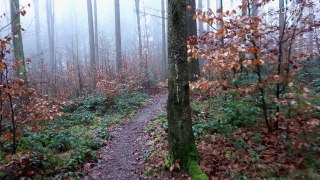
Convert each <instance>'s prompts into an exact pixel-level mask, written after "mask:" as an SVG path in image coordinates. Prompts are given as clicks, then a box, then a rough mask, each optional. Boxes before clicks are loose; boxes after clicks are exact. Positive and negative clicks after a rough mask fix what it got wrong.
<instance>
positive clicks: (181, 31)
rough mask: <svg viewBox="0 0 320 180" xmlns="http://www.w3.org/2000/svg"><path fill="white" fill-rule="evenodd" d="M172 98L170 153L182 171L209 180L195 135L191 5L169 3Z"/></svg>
mask: <svg viewBox="0 0 320 180" xmlns="http://www.w3.org/2000/svg"><path fill="white" fill-rule="evenodd" d="M168 3H169V4H168V18H169V20H168V26H169V32H168V33H169V36H168V39H169V41H168V56H169V64H168V68H169V77H168V85H169V95H168V102H167V104H168V105H167V117H168V141H169V149H170V153H171V155H172V157H173V160H174V161H175V162H179V164H180V167H181V169H183V170H189V171H190V170H191V169H190V167H193V169H192V170H194V169H195V167H197V170H198V171H197V172H200V173H195V174H192V175H193V176H194V178H195V179H199V178H202V179H208V178H207V176H206V175H205V174H203V173H202V171H201V170H200V168H199V166H198V164H197V160H198V151H197V149H196V146H195V140H194V136H193V132H192V121H191V108H190V100H189V78H188V70H187V69H188V61H187V42H186V38H187V22H186V21H187V12H186V8H187V2H186V1H181V0H168Z"/></svg>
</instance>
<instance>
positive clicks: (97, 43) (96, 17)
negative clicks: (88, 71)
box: [93, 0, 100, 66]
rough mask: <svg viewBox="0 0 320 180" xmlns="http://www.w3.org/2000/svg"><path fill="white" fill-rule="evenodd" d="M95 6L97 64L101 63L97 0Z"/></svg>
mask: <svg viewBox="0 0 320 180" xmlns="http://www.w3.org/2000/svg"><path fill="white" fill-rule="evenodd" d="M93 4H94V6H93V8H94V43H95V45H94V49H95V58H96V66H98V65H99V63H100V61H99V33H98V8H97V0H94V1H93Z"/></svg>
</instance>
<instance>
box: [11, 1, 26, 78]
mask: <svg viewBox="0 0 320 180" xmlns="http://www.w3.org/2000/svg"><path fill="white" fill-rule="evenodd" d="M11 21H12V25H11V31H12V39H13V50H14V58H15V60H17V61H19V62H20V66H19V68H18V70H17V76H18V77H19V78H20V79H22V80H24V82H25V83H27V70H26V64H25V59H24V52H23V42H22V34H21V24H20V3H19V0H11Z"/></svg>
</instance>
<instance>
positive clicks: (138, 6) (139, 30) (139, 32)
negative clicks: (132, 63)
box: [135, 0, 143, 62]
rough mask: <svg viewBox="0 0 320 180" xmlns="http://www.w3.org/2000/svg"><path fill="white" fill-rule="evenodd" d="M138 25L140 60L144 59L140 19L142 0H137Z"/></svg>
mask: <svg viewBox="0 0 320 180" xmlns="http://www.w3.org/2000/svg"><path fill="white" fill-rule="evenodd" d="M135 5H136V16H137V27H138V41H139V61H140V62H141V61H142V59H143V58H142V40H141V21H140V0H135Z"/></svg>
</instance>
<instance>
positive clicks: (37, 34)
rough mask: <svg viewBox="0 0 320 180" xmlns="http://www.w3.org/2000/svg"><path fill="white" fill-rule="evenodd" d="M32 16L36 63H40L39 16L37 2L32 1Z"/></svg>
mask: <svg viewBox="0 0 320 180" xmlns="http://www.w3.org/2000/svg"><path fill="white" fill-rule="evenodd" d="M33 2H34V14H35V31H36V48H37V49H36V57H37V58H36V61H37V63H40V57H41V56H40V54H41V44H40V42H41V35H40V15H39V1H38V0H34V1H33Z"/></svg>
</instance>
